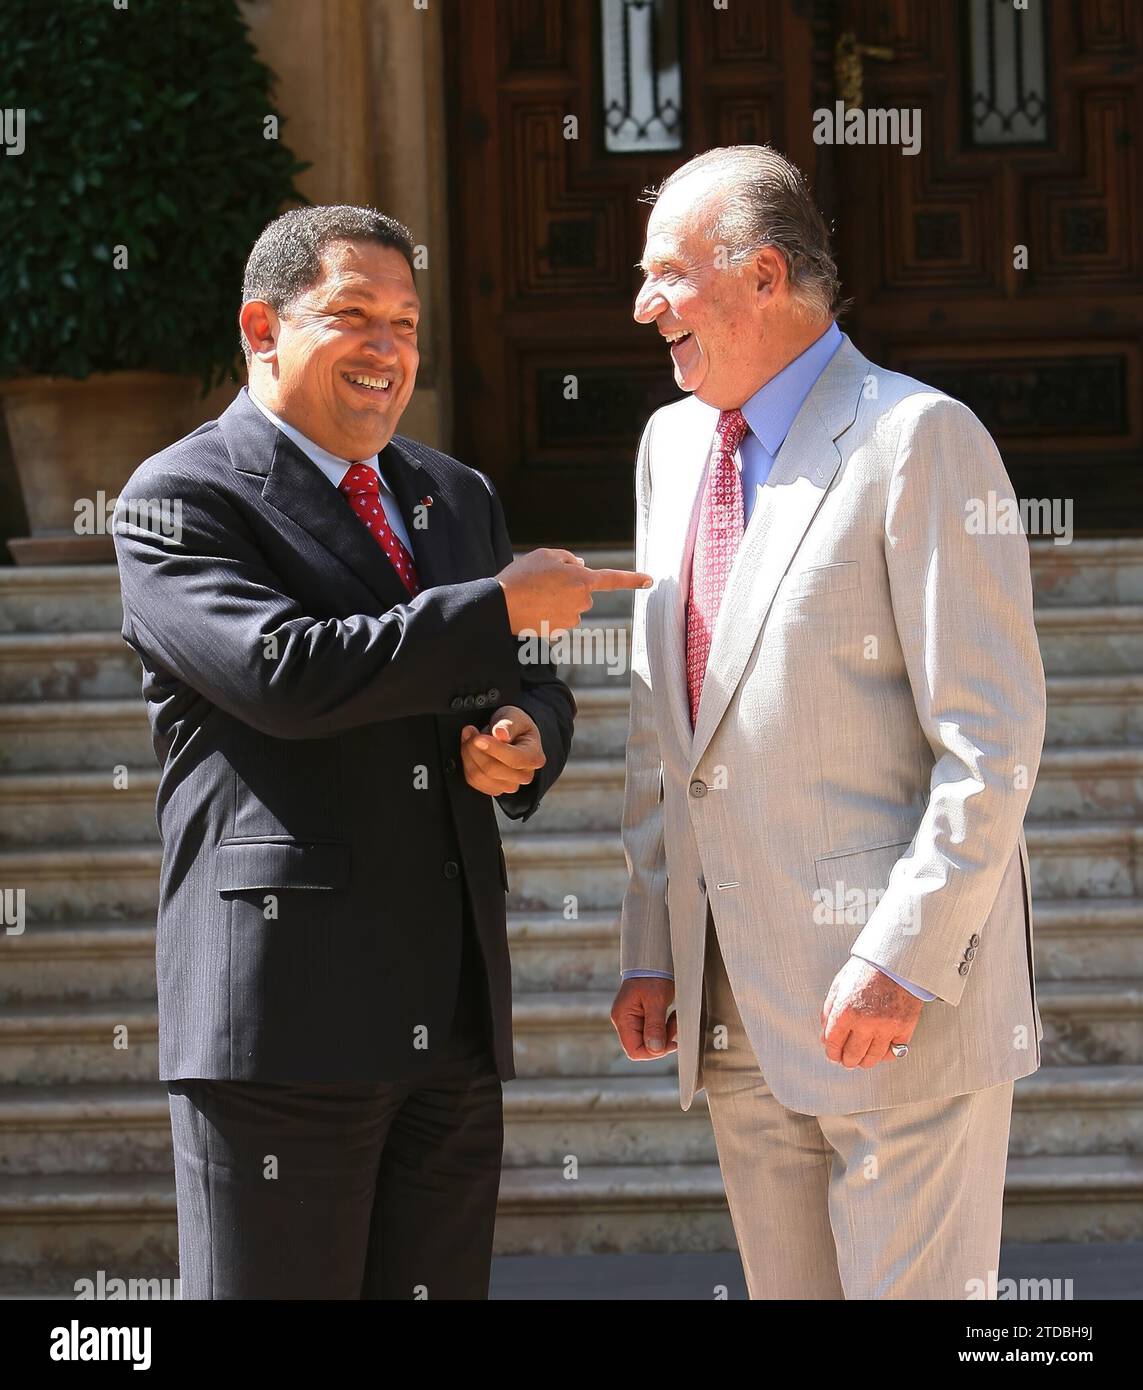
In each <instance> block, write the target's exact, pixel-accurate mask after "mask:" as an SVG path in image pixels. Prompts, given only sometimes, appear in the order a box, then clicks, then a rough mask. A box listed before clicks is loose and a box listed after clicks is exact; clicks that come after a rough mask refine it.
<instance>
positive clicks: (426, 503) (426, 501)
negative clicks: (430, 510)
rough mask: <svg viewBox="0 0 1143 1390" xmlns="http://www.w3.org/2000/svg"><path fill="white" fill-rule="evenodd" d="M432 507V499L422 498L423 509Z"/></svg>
mask: <svg viewBox="0 0 1143 1390" xmlns="http://www.w3.org/2000/svg"><path fill="white" fill-rule="evenodd" d="M432 505H433V499H432V498H431V497H422V498H421V506H422V507H431V506H432Z"/></svg>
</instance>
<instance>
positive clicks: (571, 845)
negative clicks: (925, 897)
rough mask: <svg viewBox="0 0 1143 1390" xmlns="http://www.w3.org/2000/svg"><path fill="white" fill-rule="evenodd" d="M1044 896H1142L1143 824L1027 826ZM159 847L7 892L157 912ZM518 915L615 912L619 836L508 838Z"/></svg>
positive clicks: (108, 856)
mask: <svg viewBox="0 0 1143 1390" xmlns="http://www.w3.org/2000/svg"><path fill="white" fill-rule="evenodd" d="M1025 833H1026V835H1027V840H1028V848H1029V854H1030V857H1031V863H1032V889H1033V893H1034V895H1035V896H1036V897H1037V898H1127V897H1133V896H1134V897H1143V862H1141V861H1143V856H1141V855H1140V845H1141V844H1143V825H1140V824H1138V823H1132V822H1130V821H1127V820H1119V821H1057V822H1035V821H1032V822H1028V823H1027V825H1026V826H1025ZM160 855H161V851H160V848H159V846H158V845H157V844H155V845H150V844H139V843H131V844H122V845H106V844H102V845H99V844H93V845H77V846H50V847H47V848H42V847H37V848H26V847H23V846H20V847H17V848H7V849H0V887H15V888H17V889H23V890H24V891H25V894H26V898H25V902H26V920H27V921H28V923H32V922H45V921H49V922H69V921H70V922H75V921H81V920H91V919H97V918H113V919H122V918H138V917H143V916H146V915H148V914H150V913H153V912H154V911H155V910H156V908H157V905H158V904H157V898H158V874H159V864H160ZM505 855H506V858H507V862H508V874H509V880H510V883H511V885H512V891H511V894H510V896H509V907H510V909H511V910H513V911H516V912H529V913H531V912H547V911H557V912H561V913H563V912H571V911H573V910H574V911H578V912H579V913H581V914H582V913H583V912H585V911H598V910H608V909H611V910H614V909H616V908H617V907H618V906H619V904H620V902H621V901H622V896H623V890H624V887H625V885H626V877H627V875H626V868H625V864H624V859H623V853H622V848H621V845H620V841H619V836H618V834H615V833H611V834H608V833H605V832H601V831H583V832H571V833H568V834H543V833H536V834H533V835H509V836H507V837H506V839H505Z"/></svg>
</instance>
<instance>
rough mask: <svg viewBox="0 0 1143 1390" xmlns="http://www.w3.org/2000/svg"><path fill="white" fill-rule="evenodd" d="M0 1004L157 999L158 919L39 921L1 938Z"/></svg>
mask: <svg viewBox="0 0 1143 1390" xmlns="http://www.w3.org/2000/svg"><path fill="white" fill-rule="evenodd" d="M0 953H2V959H3V962H4V968H3V972H2V974H0V1002H2V1003H10V1004H22V1003H32V1002H33V1001H35V1000H53V999H54V1000H58V1001H60V1002H61V1003H64V1002H67V1001H71V1000H85V999H86V1000H96V999H102V1000H115V999H137V1000H153V999H154V998H155V920H154V918H153V917H142V918H139V919H138V920H137V921H78V922H59V923H54V922H35V923H33V924H32V925H31V926H30V927H28V928H26V929H25V931H24V932H23V933H22V934H21V935H19V936H0Z"/></svg>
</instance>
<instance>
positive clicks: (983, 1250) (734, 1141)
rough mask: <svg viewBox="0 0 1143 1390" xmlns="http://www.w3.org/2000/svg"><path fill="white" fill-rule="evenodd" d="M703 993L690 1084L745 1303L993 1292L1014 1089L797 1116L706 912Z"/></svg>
mask: <svg viewBox="0 0 1143 1390" xmlns="http://www.w3.org/2000/svg"><path fill="white" fill-rule="evenodd" d="M703 985H704V990H703V996H704V1018H703V1030H702V1072H701V1077H700V1084H703V1085H705V1087H706V1093H707V1102H708V1105H709V1107H710V1116H711V1122H712V1124H713V1127H714V1136H715V1143H716V1145H717V1147H718V1161H719V1166H720V1167H721V1169H722V1177H723V1182H724V1184H725V1187H726V1195H727V1200H728V1202H729V1204H730V1215H731V1220H732V1221H733V1223H734V1232H735V1236H736V1237H737V1240H738V1248H739V1252H740V1254H741V1257H742V1264H743V1268H744V1270H745V1273H746V1283H747V1288H748V1290H749V1294H750V1297H751V1298H762V1299H783V1298H790V1299H826V1298H846V1299H861V1298H905V1299H909V1298H913V1299H965V1298H968V1297H969V1296H970V1294H973V1293H974V1296H975V1297H978V1298H979V1297H982V1296H983V1294H982V1293H980V1292H975V1291H978V1290H981V1289H984V1290H987V1289H989V1288H991V1289H993V1290H994V1289H995V1287H996V1280H995V1277H993V1278H992V1279H989V1272H990V1271H995V1270H996V1269H997V1267H998V1262H999V1252H1000V1221H1001V1211H1002V1206H1003V1198H1004V1168H1005V1163H1006V1161H1007V1156H1008V1129H1009V1124H1010V1121H1011V1116H1012V1086H1013V1083H1012V1082H1011V1081H1008V1082H1004V1083H1003V1084H1001V1085H998V1086H990V1087H988V1088H987V1089H985V1090H981V1091H970V1092H969V1093H968V1094H967V1095H960V1096H953V1097H951V1098H945V1099H941V1100H935V1101H922V1102H919V1103H916V1104H910V1105H896V1106H890V1107H888V1108H887V1109H882V1110H863V1111H858V1112H856V1113H854V1114H850V1115H803V1114H799V1113H797V1112H796V1111H793V1110H787V1109H786V1108H785V1107H784V1106H782V1105H780V1104H779V1103H778V1101H777V1100H775V1099H774V1096H773V1095H772V1094H771V1091H770V1088H769V1087H768V1086H767V1084H766V1081H765V1078H764V1077H763V1076H762V1073H761V1071H760V1069H759V1066H758V1062H757V1060H756V1058H755V1056H754V1053H753V1051H752V1049H751V1047H750V1043H749V1042H748V1040H747V1038H746V1033H745V1031H744V1029H743V1026H742V1021H741V1019H740V1017H739V1012H738V1008H737V1006H736V1004H735V1001H734V996H733V994H732V993H731V989H730V983H729V981H728V979H727V975H726V969H725V967H724V965H723V961H722V953H721V951H720V950H719V946H718V941H717V937H716V935H715V931H714V927H713V924H712V922H711V919H710V916H709V914H708V916H707V939H706V960H705V968H704V978H703ZM925 1007H926V1008H938V1009H943V1008H948V1007H950V1006H949V1005H947V1004H943V1003H940V1002H934V1003H932V1004H927V1005H926V1006H925ZM880 1065H881V1066H897V1067H903V1066H908V1065H909V1058H908V1057H905V1058H902V1059H900V1060H899V1061H886V1062H882V1063H880Z"/></svg>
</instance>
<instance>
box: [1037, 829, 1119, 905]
mask: <svg viewBox="0 0 1143 1390" xmlns="http://www.w3.org/2000/svg"><path fill="white" fill-rule="evenodd" d="M1024 836H1025V839H1026V841H1027V844H1028V858H1029V863H1030V866H1031V870H1032V894H1033V898H1034V899H1035V900H1039V899H1042V898H1120V897H1122V898H1129V897H1143V854H1141V853H1140V851H1141V848H1143V825H1139V824H1138V823H1132V822H1130V821H1123V820H1121V821H1113V820H1112V821H1071V822H1068V821H1046V822H1045V821H1027V822H1025V825H1024Z"/></svg>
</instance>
